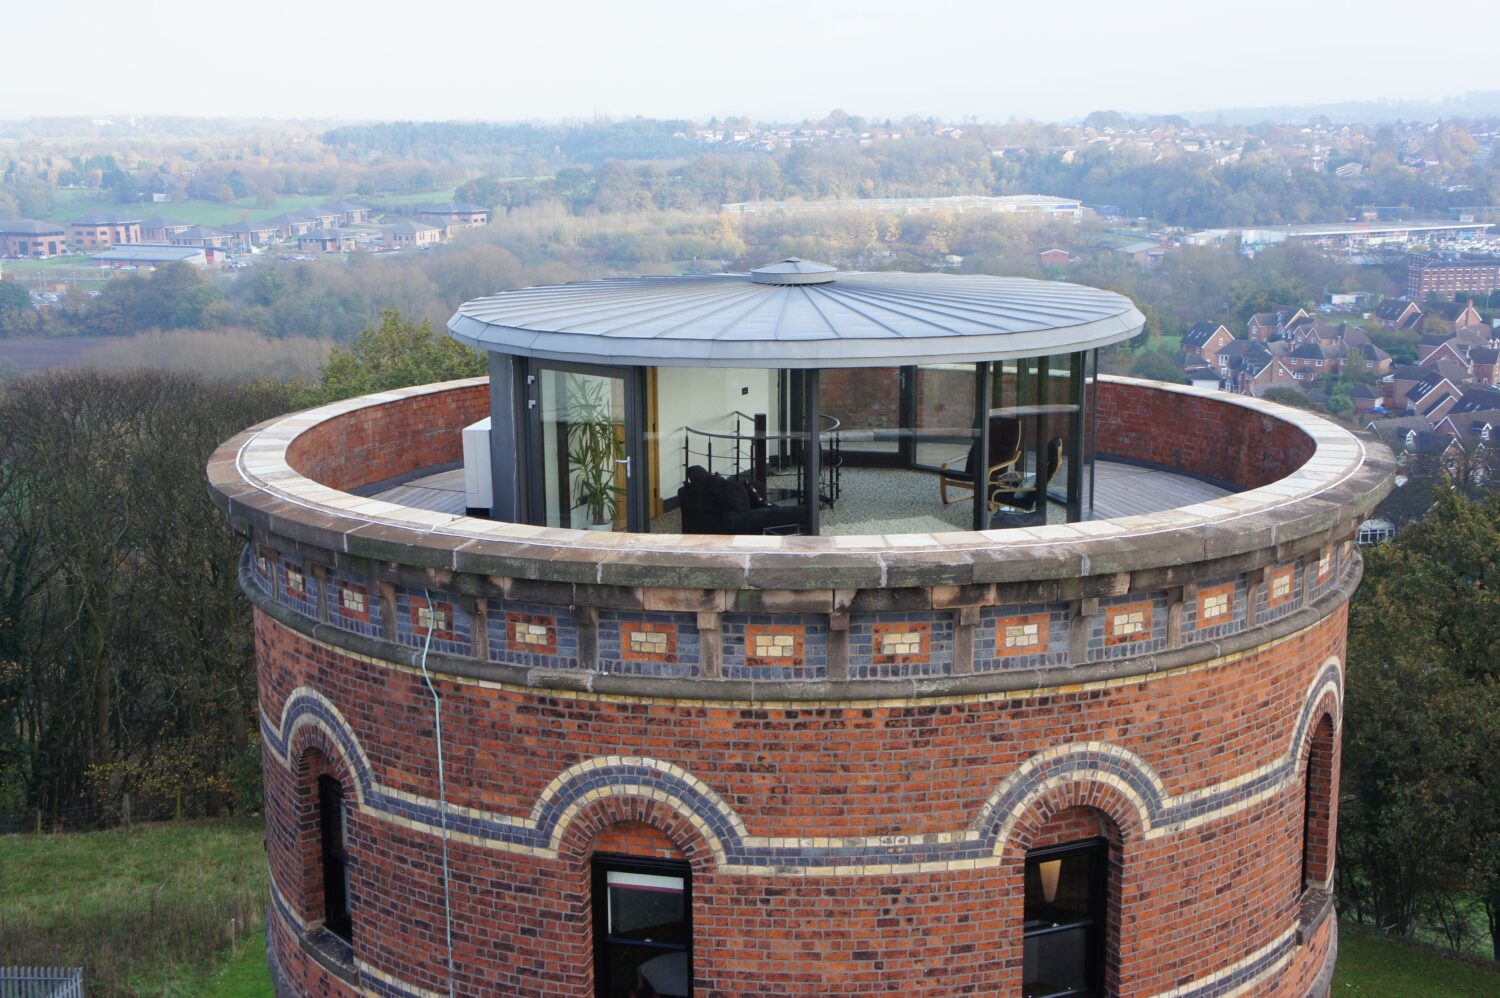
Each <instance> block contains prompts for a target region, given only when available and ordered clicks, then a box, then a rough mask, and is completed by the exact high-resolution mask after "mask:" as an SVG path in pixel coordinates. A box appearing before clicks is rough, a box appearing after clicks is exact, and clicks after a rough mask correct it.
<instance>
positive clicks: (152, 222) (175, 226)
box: [141, 215, 193, 243]
mask: <svg viewBox="0 0 1500 998" xmlns="http://www.w3.org/2000/svg"><path fill="white" fill-rule="evenodd" d="M192 227H193V224H192V223H191V222H178V221H174V220H173V219H170V218H163V217H161V216H160V215H157V216H155V217H154V218H148V219H146V220H145V221H143V222H142V223H141V242H143V243H170V242H171V241H172V237H173V236H174V235H176V234H177V233H179V232H181V231H183V230H184V229H191V228H192Z"/></svg>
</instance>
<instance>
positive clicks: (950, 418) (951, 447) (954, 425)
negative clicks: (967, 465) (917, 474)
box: [912, 364, 974, 470]
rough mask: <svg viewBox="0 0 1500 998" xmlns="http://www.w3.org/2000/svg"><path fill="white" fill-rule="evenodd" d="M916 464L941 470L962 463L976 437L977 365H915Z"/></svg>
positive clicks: (914, 456) (914, 419) (914, 461)
mask: <svg viewBox="0 0 1500 998" xmlns="http://www.w3.org/2000/svg"><path fill="white" fill-rule="evenodd" d="M915 371H916V382H917V383H916V392H915V398H914V400H913V401H914V404H915V405H914V407H915V413H914V416H913V426H914V428H915V432H914V434H913V437H914V452H913V454H912V458H913V461H912V463H913V464H914V465H915V466H916V467H918V468H926V469H930V470H937V469H939V468H941V467H943V465H945V464H949V465H951V464H952V463H953V462H955V461H956V462H959V463H962V462H963V461H964V459H965V458H966V457H967V456H968V453H969V448H970V447H971V446H972V444H973V439H974V365H973V364H930V365H927V366H924V367H918V368H915Z"/></svg>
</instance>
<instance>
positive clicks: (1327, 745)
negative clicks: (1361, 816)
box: [1300, 714, 1334, 891]
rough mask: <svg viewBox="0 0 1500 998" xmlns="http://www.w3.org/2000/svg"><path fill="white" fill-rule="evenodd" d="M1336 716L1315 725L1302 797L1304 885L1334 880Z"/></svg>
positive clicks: (1321, 887)
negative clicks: (1334, 736) (1334, 751)
mask: <svg viewBox="0 0 1500 998" xmlns="http://www.w3.org/2000/svg"><path fill="white" fill-rule="evenodd" d="M1333 745H1334V742H1333V719H1332V718H1331V717H1329V716H1328V715H1327V714H1324V715H1323V717H1322V719H1320V720H1319V721H1318V725H1317V727H1316V728H1314V729H1313V736H1312V744H1311V746H1309V748H1308V753H1307V773H1306V776H1305V780H1304V785H1303V798H1302V882H1301V885H1300V886H1301V888H1302V890H1304V891H1308V890H1328V888H1329V886H1330V885H1331V884H1332V882H1333V827H1334V826H1333V822H1334V812H1333V784H1334V773H1333Z"/></svg>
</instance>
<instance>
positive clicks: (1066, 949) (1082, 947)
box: [1021, 838, 1109, 998]
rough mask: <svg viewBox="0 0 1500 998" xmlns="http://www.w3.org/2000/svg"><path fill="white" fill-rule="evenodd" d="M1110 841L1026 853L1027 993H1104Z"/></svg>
mask: <svg viewBox="0 0 1500 998" xmlns="http://www.w3.org/2000/svg"><path fill="white" fill-rule="evenodd" d="M1108 866H1109V842H1108V840H1107V839H1103V838H1095V839H1089V840H1087V841H1083V842H1073V843H1069V844H1068V845H1063V846H1055V847H1052V848H1048V849H1033V850H1031V851H1030V852H1028V853H1027V854H1026V872H1025V921H1024V927H1023V936H1024V957H1023V962H1022V972H1021V982H1022V994H1023V995H1025V996H1026V998H1063V996H1068V998H1075V996H1076V998H1085V996H1099V995H1103V994H1104V990H1105V986H1106V982H1105V926H1106V921H1107V918H1108V911H1109V903H1108V884H1109V878H1108Z"/></svg>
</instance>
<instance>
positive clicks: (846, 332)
mask: <svg viewBox="0 0 1500 998" xmlns="http://www.w3.org/2000/svg"><path fill="white" fill-rule="evenodd" d="M829 276H831V278H832V279H831V280H825V281H824V282H823V283H817V284H787V283H781V282H779V281H778V282H777V283H761V282H760V281H758V280H757V279H756V275H755V274H754V273H753V272H752V273H750V274H710V275H704V276H691V277H637V278H623V279H612V280H602V281H583V282H579V283H575V284H566V285H562V286H558V287H542V288H523V289H521V290H518V291H507V292H503V293H501V294H497V295H491V296H490V297H488V298H479V299H476V300H474V301H471V302H467V303H465V304H464V305H462V306H461V307H460V308H459V310H458V311H457V312H456V313H454V315H453V318H451V319H450V320H449V321H448V329H449V330H450V331H451V332H452V334H453V335H454V337H455V338H457V339H459V340H462V341H464V342H466V343H470V344H472V345H474V346H477V347H481V348H483V349H486V350H492V351H495V352H498V353H505V354H514V355H518V356H528V357H536V358H542V359H550V360H572V361H594V362H598V363H611V364H629V365H650V366H682V367H763V368H773V367H774V368H822V367H886V366H891V367H895V366H902V365H909V364H919V363H923V364H925V363H971V362H973V361H975V360H981V359H1004V358H1010V357H1030V356H1040V355H1043V354H1059V353H1072V352H1075V351H1079V350H1086V349H1091V348H1093V347H1098V346H1105V345H1108V344H1111V343H1118V342H1121V341H1122V340H1126V339H1129V338H1130V337H1131V336H1134V335H1135V334H1136V333H1138V332H1139V331H1140V330H1141V327H1142V326H1143V325H1144V322H1145V320H1144V319H1143V317H1142V316H1141V314H1140V312H1138V311H1136V309H1135V306H1134V305H1132V304H1131V302H1130V300H1129V299H1128V298H1126V297H1124V296H1123V295H1119V294H1116V293H1114V292H1111V291H1101V290H1099V289H1097V288H1089V287H1083V286H1081V285H1077V284H1067V283H1063V282H1061V281H1037V280H1031V279H1027V278H1021V277H990V276H986V275H978V274H932V273H928V274H905V273H892V272H884V273H840V272H834V273H832V274H831V275H829Z"/></svg>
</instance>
